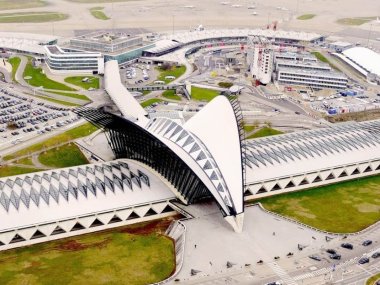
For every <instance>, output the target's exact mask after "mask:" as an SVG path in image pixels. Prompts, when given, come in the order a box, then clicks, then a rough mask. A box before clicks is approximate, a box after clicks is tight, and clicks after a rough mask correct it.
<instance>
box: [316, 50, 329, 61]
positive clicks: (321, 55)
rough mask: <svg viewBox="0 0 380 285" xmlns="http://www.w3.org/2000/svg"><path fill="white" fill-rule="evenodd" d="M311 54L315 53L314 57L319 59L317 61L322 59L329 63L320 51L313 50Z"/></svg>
mask: <svg viewBox="0 0 380 285" xmlns="http://www.w3.org/2000/svg"><path fill="white" fill-rule="evenodd" d="M312 54H314V55H315V57H316V58H317V59H318V60H319V61H322V62H324V63H329V61H328V59H327V58H326V57H325V56H324V55H323V54H321V53H320V52H318V51H313V52H312Z"/></svg>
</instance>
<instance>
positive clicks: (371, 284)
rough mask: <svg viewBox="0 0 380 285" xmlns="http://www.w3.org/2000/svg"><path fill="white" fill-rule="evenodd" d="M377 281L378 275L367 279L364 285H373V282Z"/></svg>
mask: <svg viewBox="0 0 380 285" xmlns="http://www.w3.org/2000/svg"><path fill="white" fill-rule="evenodd" d="M377 280H380V273H379V274H376V275H374V276H372V277H371V278H369V279H368V280H367V282H366V285H375V282H376V281H377Z"/></svg>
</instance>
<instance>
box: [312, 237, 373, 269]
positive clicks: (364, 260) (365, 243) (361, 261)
mask: <svg viewBox="0 0 380 285" xmlns="http://www.w3.org/2000/svg"><path fill="white" fill-rule="evenodd" d="M371 244H372V241H371V240H365V241H363V243H362V245H363V246H369V245H371ZM340 246H341V247H342V248H345V249H350V250H352V249H354V246H353V244H351V243H348V242H345V243H342V244H341V245H340ZM326 252H327V253H328V254H329V258H330V259H336V260H340V259H341V258H342V255H341V254H339V253H338V252H337V250H335V249H331V248H330V249H327V250H326ZM371 257H372V258H379V257H380V252H375V253H373V254H372V256H371ZM309 258H311V259H313V260H316V261H321V260H322V258H321V257H319V256H318V255H310V256H309ZM358 262H359V264H365V263H368V262H369V257H366V256H363V257H362V258H360V259H359V261H358Z"/></svg>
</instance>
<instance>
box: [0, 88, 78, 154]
mask: <svg viewBox="0 0 380 285" xmlns="http://www.w3.org/2000/svg"><path fill="white" fill-rule="evenodd" d="M0 109H1V110H0V137H1V140H0V141H1V142H0V147H2V146H4V145H6V144H9V143H11V144H12V145H15V144H18V143H20V142H22V141H25V140H27V139H30V138H32V137H34V136H36V135H40V134H44V133H48V132H51V131H53V130H54V129H57V128H60V127H63V126H65V125H67V124H70V123H72V122H75V121H77V120H78V119H79V118H78V117H77V116H76V115H74V114H73V113H72V112H70V111H69V109H67V108H63V107H57V106H54V105H50V104H46V103H44V102H40V101H37V100H35V99H32V98H29V97H26V96H22V95H18V94H16V93H15V92H13V91H9V90H7V89H0Z"/></svg>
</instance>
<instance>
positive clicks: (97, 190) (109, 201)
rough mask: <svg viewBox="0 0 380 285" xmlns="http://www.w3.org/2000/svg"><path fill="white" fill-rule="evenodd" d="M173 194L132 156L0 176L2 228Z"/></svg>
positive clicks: (55, 219) (76, 215) (81, 213)
mask: <svg viewBox="0 0 380 285" xmlns="http://www.w3.org/2000/svg"><path fill="white" fill-rule="evenodd" d="M141 173H143V174H141ZM144 175H145V176H146V177H147V178H148V181H149V183H148V184H149V185H150V186H149V185H147V183H145V182H144V178H142V176H144ZM138 181H139V182H138ZM139 184H140V185H139ZM91 185H92V186H91ZM152 189H153V190H152ZM174 197H175V196H174V194H173V193H172V192H171V191H170V190H169V188H168V187H167V186H166V185H165V184H164V183H163V182H162V181H161V180H160V179H159V178H157V177H156V176H155V175H152V174H151V173H150V172H149V170H147V169H145V168H144V167H142V166H141V165H139V164H137V163H135V162H133V161H130V160H116V161H112V162H105V163H98V164H90V165H81V166H76V167H70V168H63V169H57V170H49V171H42V172H37V173H30V174H24V175H17V176H12V177H8V178H2V179H0V215H1V219H0V231H4V230H10V229H15V228H20V227H25V226H29V225H33V224H42V223H49V222H56V221H58V220H65V219H69V218H72V217H78V216H83V215H88V214H89V213H99V212H104V211H109V210H112V209H118V208H122V207H128V206H133V205H138V204H144V203H148V204H149V203H152V202H155V201H161V200H168V199H173V198H174Z"/></svg>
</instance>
